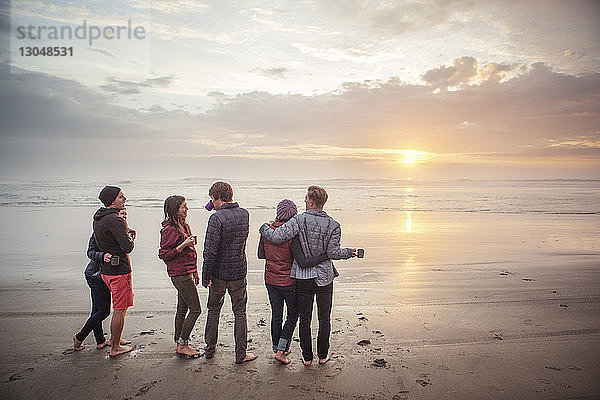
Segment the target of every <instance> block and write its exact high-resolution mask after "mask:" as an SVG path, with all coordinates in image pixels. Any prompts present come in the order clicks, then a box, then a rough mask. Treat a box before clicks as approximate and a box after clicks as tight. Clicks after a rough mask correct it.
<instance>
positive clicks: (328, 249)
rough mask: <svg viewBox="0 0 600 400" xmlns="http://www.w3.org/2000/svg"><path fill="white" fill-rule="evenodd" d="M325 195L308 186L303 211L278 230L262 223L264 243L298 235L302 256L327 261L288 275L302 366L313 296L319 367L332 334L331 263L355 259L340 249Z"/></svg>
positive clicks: (306, 359)
mask: <svg viewBox="0 0 600 400" xmlns="http://www.w3.org/2000/svg"><path fill="white" fill-rule="evenodd" d="M327 198H328V195H327V192H326V191H325V189H323V188H322V187H320V186H309V188H308V190H307V193H306V196H305V198H304V201H305V205H306V211H305V212H303V213H302V214H298V215H296V216H295V217H293V218H291V219H290V220H289V221H288V222H286V223H285V224H283V225H281V226H280V227H278V228H277V229H273V228H272V227H270V226H269V224H263V225H262V226H261V228H260V233H261V235H263V237H264V238H265V239H266V240H269V241H270V242H272V243H275V244H280V243H283V242H285V241H288V240H290V239H292V238H293V237H294V236H298V238H299V241H300V245H301V247H302V251H303V253H304V255H305V256H307V257H313V256H318V255H320V254H323V253H324V254H326V255H327V258H328V259H327V260H326V261H324V262H322V263H319V264H317V265H315V266H313V267H308V268H300V267H299V266H298V264H297V263H294V264H293V265H292V270H291V273H290V276H291V277H292V278H295V279H296V290H297V292H298V312H299V316H300V328H299V333H300V347H301V348H302V359H303V363H304V365H307V366H308V365H310V364H311V363H312V360H313V357H314V354H313V347H312V336H311V326H310V325H311V320H312V311H313V304H314V301H315V297H316V303H317V313H318V320H319V331H318V335H317V355H318V358H319V364H325V363H326V362H327V361H329V357H330V356H329V338H330V334H331V309H332V303H333V280H334V278H335V277H336V276H338V273H337V270H336V268H335V266H334V265H333V262H332V260H341V259H348V258H351V257H355V256H356V249H351V248H342V247H341V246H340V240H341V228H340V224H339V223H338V222H337V221H336V220H334V219H333V218H331V217H330V216H329V215H327V213H326V212H325V211H323V206H324V205H325V203H326V202H327Z"/></svg>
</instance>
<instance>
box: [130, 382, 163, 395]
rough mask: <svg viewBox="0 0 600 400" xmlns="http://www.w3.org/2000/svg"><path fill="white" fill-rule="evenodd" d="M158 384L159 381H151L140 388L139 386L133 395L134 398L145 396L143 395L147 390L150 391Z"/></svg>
mask: <svg viewBox="0 0 600 400" xmlns="http://www.w3.org/2000/svg"><path fill="white" fill-rule="evenodd" d="M158 382H160V381H152V382H150V383H146V384H145V385H142V386H141V387H140V388H139V389H138V391H137V393H136V394H135V396H136V397H138V396H143V395H145V394H146V393H147V392H148V390H150V389H151V388H152V387H153V386H155V385H157V384H158Z"/></svg>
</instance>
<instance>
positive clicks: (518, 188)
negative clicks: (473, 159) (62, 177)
mask: <svg viewBox="0 0 600 400" xmlns="http://www.w3.org/2000/svg"><path fill="white" fill-rule="evenodd" d="M213 182H214V179H176V180H170V181H166V180H139V181H138V180H131V181H121V182H94V181H70V182H51V181H39V182H3V183H0V254H2V257H0V300H2V301H1V304H0V311H2V310H7V311H11V310H12V311H15V310H31V309H32V308H34V309H39V308H40V307H41V308H43V309H53V308H54V307H59V305H60V304H62V303H61V302H64V296H72V297H73V298H76V299H79V300H78V302H76V304H74V305H73V307H74V309H80V308H81V307H82V306H84V305H86V304H87V297H88V296H89V294H88V289H87V286H86V284H85V281H84V279H83V270H84V268H85V265H86V264H87V262H88V260H87V257H86V255H85V251H86V249H87V243H88V240H89V237H90V235H91V233H92V216H93V214H94V212H95V211H96V209H97V208H98V207H99V206H100V205H101V204H100V201H99V200H98V199H97V195H98V192H99V191H100V189H101V188H102V187H103V186H104V185H105V184H106V183H109V184H114V185H118V186H120V187H121V188H122V189H123V192H124V193H125V195H126V196H127V206H128V214H129V220H128V222H129V225H130V226H131V227H132V228H134V229H136V230H137V232H138V237H137V240H136V243H135V249H134V251H133V253H132V254H131V259H132V263H133V277H134V289H135V290H136V293H141V294H140V295H139V296H137V297H136V304H138V305H140V304H141V306H142V307H158V306H160V305H161V304H162V303H164V302H165V301H167V303H165V304H170V303H169V302H170V301H171V300H172V299H171V297H173V296H172V292H173V291H174V289H173V288H172V285H171V282H170V280H169V278H168V276H167V274H166V269H165V265H164V263H163V262H162V261H161V260H160V259H159V258H158V256H157V254H158V246H159V240H160V234H159V231H160V223H161V221H162V219H163V211H162V206H163V201H164V199H165V198H166V197H167V196H169V195H173V194H180V195H183V196H185V197H186V198H187V201H188V205H189V206H190V211H189V213H188V222H189V224H190V226H191V228H192V231H193V232H194V233H195V234H197V235H198V236H199V238H198V239H199V243H198V246H197V250H198V253H199V267H201V266H202V257H201V254H202V248H203V239H204V232H205V230H206V224H207V221H208V218H209V216H210V215H211V213H210V212H208V211H206V210H205V209H204V205H205V204H206V202H207V201H208V189H209V187H210V185H211V184H212V183H213ZM230 183H231V184H232V186H233V188H234V200H235V201H238V202H239V204H240V205H241V206H242V207H245V208H247V209H248V210H249V212H250V235H249V237H248V241H247V247H246V255H247V259H248V282H249V285H250V286H254V287H258V286H263V285H264V283H263V270H264V261H263V260H259V259H258V258H257V255H256V249H257V245H258V240H259V234H258V229H259V227H260V225H261V224H262V223H264V222H267V221H269V220H272V219H274V217H275V208H276V206H277V203H278V202H279V201H280V200H281V199H284V198H288V199H291V200H293V201H294V202H296V204H297V205H298V209H299V211H303V210H304V202H303V200H304V195H305V193H306V188H307V187H308V186H309V185H310V184H313V183H317V184H320V185H322V186H323V187H325V188H326V190H327V192H328V193H329V200H328V201H327V204H326V205H325V211H326V212H328V213H329V214H330V215H331V216H332V217H334V218H335V219H336V220H338V221H339V222H340V224H341V226H342V246H344V247H352V248H364V249H365V258H364V259H356V258H355V259H351V260H342V261H337V262H336V266H337V268H338V270H339V271H340V277H339V278H338V279H336V282H337V284H343V285H345V287H346V288H356V290H362V289H363V288H364V287H365V285H373V284H374V285H384V286H386V287H388V288H390V287H391V289H389V290H388V292H386V293H398V294H399V295H400V294H401V298H402V299H408V298H410V297H411V296H413V297H414V298H417V297H418V298H423V296H425V297H427V296H437V297H444V296H445V294H444V293H446V291H447V288H448V282H449V281H448V279H453V277H457V276H460V277H461V279H462V280H461V282H462V283H461V285H464V287H463V288H462V289H460V290H461V291H462V290H464V291H465V293H467V292H468V293H470V294H472V295H476V296H484V295H486V294H487V293H489V292H490V290H491V289H490V288H492V287H497V285H498V282H497V279H498V278H499V277H502V276H505V275H499V274H509V276H511V277H517V279H514V280H512V281H510V282H511V283H510V285H517V286H514V287H513V286H510V285H509V286H506V288H505V290H513V289H515V288H520V286H518V285H522V284H523V282H524V281H521V280H520V279H521V278H528V279H529V278H531V279H534V280H535V281H536V284H537V285H538V286H539V287H544V288H546V286H547V285H550V282H555V281H556V280H557V279H556V277H557V274H559V275H560V282H561V284H563V285H565V287H578V288H583V289H582V290H584V289H585V288H586V287H594V288H595V287H596V286H597V285H598V283H600V180H512V181H437V182H432V181H429V182H423V181H421V182H415V181H406V180H398V181H395V180H383V179H381V180H376V179H374V180H322V181H319V182H314V181H260V180H255V181H250V180H238V181H235V180H231V181H230ZM506 282H509V281H508V280H507V281H506ZM529 284H530V285H531V283H529ZM553 285H554V284H553ZM590 285H591V286H590ZM555 286H556V285H555ZM382 287H383V286H382ZM353 290H354V289H353ZM49 293H53V296H50V297H48V296H47V294H49ZM24 298H27V299H29V300H23V299H24ZM173 298H174V297H173ZM50 299H56V301H53V300H52V301H51V300H50ZM165 299H169V300H165ZM140 302H141V303H140ZM153 302H159V303H160V304H154V303H153Z"/></svg>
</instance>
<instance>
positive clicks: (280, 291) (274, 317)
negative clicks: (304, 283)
mask: <svg viewBox="0 0 600 400" xmlns="http://www.w3.org/2000/svg"><path fill="white" fill-rule="evenodd" d="M265 286H266V287H267V293H269V302H270V303H271V341H272V343H273V352H274V353H276V352H277V350H283V351H288V350H289V349H290V342H291V340H292V335H293V334H294V329H296V323H297V322H298V294H297V293H296V285H290V286H276V285H271V284H270V283H265ZM284 303H285V305H286V308H287V317H286V319H285V324H283V304H284ZM282 324H283V327H282Z"/></svg>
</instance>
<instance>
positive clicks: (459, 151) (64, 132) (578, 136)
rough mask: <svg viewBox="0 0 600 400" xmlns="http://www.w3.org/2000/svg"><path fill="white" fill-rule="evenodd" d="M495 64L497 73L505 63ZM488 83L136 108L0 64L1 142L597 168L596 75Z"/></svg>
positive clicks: (394, 82) (144, 156) (467, 72)
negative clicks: (2, 69) (200, 108)
mask: <svg viewBox="0 0 600 400" xmlns="http://www.w3.org/2000/svg"><path fill="white" fill-rule="evenodd" d="M462 61H463V62H462V63H460V62H457V63H455V64H454V65H453V68H455V69H456V71H454V72H453V75H449V77H446V78H445V80H444V82H446V83H445V84H448V83H447V82H450V81H451V82H453V83H457V82H467V81H470V80H471V79H473V70H472V68H469V66H473V65H474V64H475V63H474V62H473V61H472V60H471V59H469V58H468V57H467V58H463V59H462ZM481 64H482V65H484V66H486V65H489V64H485V63H481ZM477 65H479V63H477ZM490 68H491V70H492V71H500V72H501V71H504V70H505V69H506V68H508V67H506V66H502V65H495V66H493V67H490ZM436 70H438V71H441V70H442V68H441V67H440V68H437V69H436ZM457 71H462V72H460V73H459V72H457ZM479 72H480V71H479ZM497 73H499V72H497ZM453 76H454V77H453ZM492 76H493V74H492ZM162 78H164V79H161V78H159V79H157V80H155V81H150V82H148V81H142V82H129V81H125V80H119V79H116V78H111V79H110V80H108V81H107V82H109V83H108V84H110V85H114V86H115V90H117V91H127V90H135V89H140V88H146V87H154V86H156V87H160V85H169V84H170V82H171V80H170V78H169V77H162ZM486 82H487V81H486ZM486 82H484V83H483V84H481V85H476V84H473V85H463V86H462V89H460V90H456V91H444V92H441V93H439V94H433V93H432V90H431V86H429V85H428V86H425V85H410V84H406V83H403V82H402V81H400V80H399V79H389V80H387V81H372V82H362V83H361V82H354V83H351V82H349V83H348V84H346V85H344V86H343V87H342V88H340V89H339V90H336V91H333V92H329V93H323V94H318V95H313V96H308V95H298V94H296V95H294V94H281V95H273V94H269V93H266V92H258V91H257V92H249V93H242V94H238V95H235V96H231V95H226V94H224V93H221V92H212V93H210V94H209V95H210V96H211V98H212V99H213V101H215V102H216V103H215V105H214V106H213V107H212V109H210V110H209V111H207V112H204V113H190V112H185V111H182V110H175V111H167V110H165V109H164V108H162V107H159V106H154V107H148V108H146V109H145V110H141V111H138V110H133V109H130V108H125V107H120V106H117V105H115V104H113V103H112V102H111V100H110V97H107V96H103V95H102V94H100V93H98V92H96V91H94V90H91V89H89V88H87V87H85V86H83V85H80V84H78V83H76V82H73V81H69V80H64V79H59V78H55V77H52V76H49V75H45V74H40V73H29V72H24V73H20V74H19V73H17V74H6V75H3V76H2V82H0V83H2V85H3V87H4V88H6V90H3V91H2V93H0V107H1V111H0V116H1V122H2V125H1V128H0V139H2V144H3V146H9V147H5V149H4V150H3V152H8V153H10V150H7V149H10V148H12V147H10V146H16V144H15V143H22V145H20V146H21V147H20V148H22V149H23V150H22V151H23V152H26V151H29V150H27V149H30V150H31V151H34V149H35V148H36V146H38V144H35V143H36V141H37V142H39V143H40V144H39V146H41V145H42V143H46V142H45V141H47V140H69V146H68V148H69V149H71V151H70V152H69V153H64V154H60V153H58V154H56V157H61V160H62V161H61V162H66V160H68V159H69V158H70V157H77V155H76V154H79V152H81V151H82V149H83V146H86V148H87V147H89V141H90V140H94V141H96V142H97V143H98V144H96V145H94V146H95V147H97V146H98V145H100V144H102V145H100V147H97V148H98V151H99V152H108V153H107V154H110V155H111V157H113V158H115V157H116V159H119V160H121V161H122V162H125V161H124V160H128V161H127V163H134V162H152V160H156V159H161V160H162V159H168V158H169V154H171V155H173V154H178V155H179V157H187V158H190V159H205V160H206V159H209V158H211V157H221V158H227V157H230V158H231V157H233V158H235V159H237V160H242V159H247V160H259V159H260V160H264V162H267V160H269V159H286V160H311V161H314V162H316V161H317V160H320V161H319V162H320V163H321V164H320V165H322V166H325V165H327V163H329V164H330V165H331V166H334V165H335V166H340V165H344V166H345V168H346V170H347V171H356V169H353V168H354V167H356V168H358V165H363V166H364V163H368V164H369V165H371V166H373V165H379V166H381V168H384V166H387V167H385V168H388V169H389V168H391V167H390V166H391V165H394V163H396V162H397V163H400V165H402V161H403V160H413V161H415V162H418V160H423V161H424V163H423V164H422V165H423V168H425V167H426V166H427V165H440V166H441V165H445V164H458V163H472V162H475V163H477V162H479V161H478V160H487V161H486V163H496V164H500V163H503V162H508V161H509V160H515V159H517V160H518V159H520V160H522V161H519V162H522V163H525V162H527V160H526V159H527V157H528V155H529V156H531V157H532V159H533V158H535V159H539V160H546V161H545V162H548V163H551V161H552V160H553V159H568V160H570V161H569V162H571V163H573V165H576V164H577V162H578V161H577V160H581V161H582V162H584V161H585V162H586V163H589V162H596V164H595V165H596V167H598V147H597V145H598V142H599V140H600V132H599V130H598V121H599V120H600V112H599V111H598V110H599V109H600V107H599V106H600V74H587V75H580V76H570V75H566V74H563V73H559V72H556V71H553V70H551V69H550V68H549V67H548V66H546V65H544V64H534V65H532V66H531V67H530V68H529V69H528V70H527V71H525V73H524V74H523V75H520V76H518V77H516V78H511V79H509V80H507V81H500V82H496V81H495V82H494V84H486ZM32 116H35V118H32ZM9 139H10V140H9ZM34 139H35V140H34ZM107 139H111V140H112V139H118V143H119V145H118V146H116V147H114V146H113V147H109V148H104V147H103V146H105V145H106V144H107V143H109V142H110V141H109V142H106V140H107ZM32 140H33V142H32ZM113 142H114V140H113ZM7 143H8V144H7ZM23 143H29V144H28V145H27V146H26V145H25V144H23ZM31 143H33V144H31ZM78 143H80V144H79V145H78ZM45 146H47V144H45ZM77 146H80V147H77ZM77 148H79V150H76V149H77ZM133 154H135V155H136V157H135V158H131V157H132V155H133ZM561 157H562V158H561ZM135 160H137V161H135ZM144 160H145V161H144ZM593 160H596V161H593ZM257 162H258V161H257ZM405 162H406V161H405ZM136 165H137V164H136ZM195 165H198V166H199V167H200V166H202V167H203V168H204V164H195ZM244 165H247V164H244ZM261 165H262V164H261ZM352 165H354V167H352ZM515 165H518V163H517V164H515ZM336 168H337V167H336ZM369 168H371V167H369ZM373 168H374V167H373ZM385 168H384V170H385ZM440 168H441V167H440ZM248 171H250V169H248ZM369 171H372V169H369ZM440 171H441V172H440V173H443V172H444V171H443V169H440ZM263 172H264V173H265V174H268V171H263ZM380 172H381V171H380ZM365 173H366V172H365Z"/></svg>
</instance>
